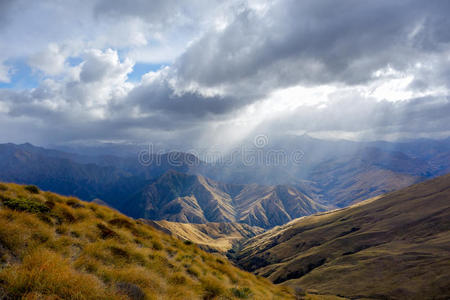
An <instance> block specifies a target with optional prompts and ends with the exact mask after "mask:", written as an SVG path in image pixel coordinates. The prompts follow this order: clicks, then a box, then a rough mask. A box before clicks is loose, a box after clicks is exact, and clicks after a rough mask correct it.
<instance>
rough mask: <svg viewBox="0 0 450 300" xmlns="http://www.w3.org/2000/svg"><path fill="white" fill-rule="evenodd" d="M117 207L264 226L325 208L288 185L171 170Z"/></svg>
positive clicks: (163, 216) (140, 213) (161, 216)
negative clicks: (241, 181) (218, 178)
mask: <svg viewBox="0 0 450 300" xmlns="http://www.w3.org/2000/svg"><path fill="white" fill-rule="evenodd" d="M118 208H119V209H120V210H121V211H123V212H125V213H126V214H128V215H130V216H132V217H135V218H145V219H150V220H168V221H173V222H182V223H208V222H239V223H245V224H248V225H251V226H259V227H262V228H270V227H273V226H276V225H281V224H284V223H286V222H288V221H290V220H292V219H294V218H297V217H300V216H304V215H310V214H312V213H315V212H318V211H323V210H325V207H324V206H322V205H320V204H318V203H315V202H314V201H313V200H312V199H310V198H309V197H307V196H305V195H303V194H302V193H300V192H299V191H297V190H296V189H294V188H292V187H289V186H283V185H277V186H260V185H256V184H251V185H234V184H223V183H219V182H216V181H214V180H211V179H208V178H205V177H203V176H200V175H190V174H185V173H179V172H176V171H172V170H171V171H168V172H167V173H165V174H164V175H163V176H161V177H160V178H158V179H157V180H156V181H155V182H153V183H152V184H150V185H148V186H147V187H145V188H144V189H143V190H142V191H140V192H138V193H137V194H135V195H134V196H132V197H131V198H130V199H129V200H128V201H127V202H126V203H124V205H123V206H121V207H118Z"/></svg>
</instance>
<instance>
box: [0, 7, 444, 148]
mask: <svg viewBox="0 0 450 300" xmlns="http://www.w3.org/2000/svg"><path fill="white" fill-rule="evenodd" d="M17 3H18V2H17ZM17 3H15V4H14V5H15V7H16V8H15V9H17V7H21V8H23V10H22V14H20V15H19V14H17V15H14V18H9V19H8V22H7V23H5V24H6V25H5V28H3V29H2V30H0V41H1V43H0V53H2V55H3V57H0V60H1V61H3V62H7V63H3V64H0V81H1V80H3V81H7V80H9V69H8V68H7V67H6V66H5V65H8V66H9V65H10V62H12V61H14V59H17V58H22V59H25V61H26V62H27V63H28V64H29V65H30V66H31V67H32V68H33V69H34V70H39V71H40V72H42V76H41V77H40V80H41V82H40V84H39V86H37V87H36V88H33V89H25V90H18V89H3V90H1V89H0V118H1V120H2V121H1V124H3V125H4V126H2V127H0V134H4V137H5V139H6V137H9V136H11V134H10V132H6V131H7V130H6V129H5V128H10V127H15V128H17V130H16V131H15V132H16V133H17V136H18V138H21V139H26V138H33V139H34V140H38V141H41V143H42V142H45V143H50V142H51V143H56V142H70V141H87V140H90V141H91V140H98V141H103V140H108V141H114V140H118V141H119V140H120V141H123V140H127V141H148V140H152V141H159V142H163V143H167V144H184V145H188V144H189V145H191V144H192V145H201V146H204V145H208V144H211V143H222V144H226V143H228V142H229V141H230V139H231V138H232V139H233V140H234V141H239V139H240V138H244V137H245V135H248V134H251V133H252V132H258V131H263V132H268V133H271V134H283V133H288V132H291V133H296V132H297V133H300V132H309V133H316V134H324V133H328V134H330V135H333V134H334V135H336V136H337V134H338V133H339V134H341V133H342V134H344V135H345V136H355V137H357V138H365V137H366V138H373V137H377V138H383V135H395V134H397V135H399V136H401V135H413V134H421V135H429V136H437V135H439V134H441V135H442V134H444V133H445V132H448V131H449V130H450V128H448V124H447V122H446V121H447V120H446V119H448V118H447V117H446V116H448V114H449V113H450V107H449V95H450V93H449V89H450V56H449V55H448V53H450V52H449V51H450V34H449V32H448V30H446V28H449V27H450V21H449V18H448V17H447V11H449V10H450V3H449V2H448V1H443V0H442V1H440V0H437V1H433V2H430V1H428V2H424V1H418V0H399V1H387V0H380V1H360V0H349V1H343V2H339V3H338V4H336V1H333V0H324V1H312V0H305V1H295V0H278V1H259V0H258V1H257V0H252V1H250V0H249V1H244V0H234V1H230V2H226V3H222V2H220V3H219V2H215V1H201V0H197V1H193V2H190V3H189V4H187V3H184V2H179V1H171V0H169V1H140V0H139V1H131V2H126V3H125V2H122V1H115V0H114V1H103V0H98V1H85V2H71V3H68V2H67V3H66V2H61V3H58V5H44V4H39V2H33V3H32V4H30V6H23V4H21V3H19V4H17ZM14 5H13V6H12V7H13V8H14ZM9 11H10V13H12V12H14V11H16V10H14V9H12V10H11V9H10V10H9ZM14 14H15V13H14ZM0 15H3V14H2V13H0ZM42 15H45V16H47V17H46V18H45V19H43V18H42V17H41V16H42ZM1 18H2V16H0V20H1ZM61 20H64V22H62V21H61ZM55 24H56V25H55ZM74 57H75V58H77V59H78V60H79V61H78V62H76V63H73V62H72V61H71V59H72V58H74ZM136 62H138V63H139V62H152V63H162V62H164V65H167V66H165V67H164V68H162V69H160V70H157V71H153V72H149V73H147V74H145V75H144V76H143V77H142V78H141V81H137V82H136V81H133V82H129V81H128V75H129V74H130V73H132V72H133V66H134V63H136ZM39 74H40V73H39ZM8 124H10V125H8ZM55 124H57V126H55ZM1 128H3V129H1ZM21 132H22V133H21Z"/></svg>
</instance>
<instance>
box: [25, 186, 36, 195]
mask: <svg viewBox="0 0 450 300" xmlns="http://www.w3.org/2000/svg"><path fill="white" fill-rule="evenodd" d="M24 189H26V190H27V191H28V192H30V193H32V194H39V188H38V187H37V186H35V185H26V186H25V187H24Z"/></svg>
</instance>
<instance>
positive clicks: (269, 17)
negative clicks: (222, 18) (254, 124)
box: [176, 0, 450, 90]
mask: <svg viewBox="0 0 450 300" xmlns="http://www.w3.org/2000/svg"><path fill="white" fill-rule="evenodd" d="M449 11H450V4H449V2H448V1H431V2H430V1H412V0H410V1H409V0H408V1H407V0H400V1H385V0H381V1H359V0H350V1H339V2H336V1H332V0H326V1H312V0H311V1H295V0H286V1H279V2H277V3H276V4H275V5H274V6H273V7H271V8H270V9H269V10H268V12H267V13H266V14H263V15H260V14H257V13H254V12H252V11H250V10H245V11H243V12H241V13H240V14H239V15H237V16H236V18H235V20H234V21H233V22H232V23H231V24H230V25H229V26H228V27H227V28H226V29H225V30H224V31H223V32H220V33H217V32H210V33H209V34H207V35H205V36H204V37H203V38H201V39H200V40H199V41H198V42H197V43H194V44H193V45H192V46H191V47H190V48H189V49H188V50H187V51H186V53H185V54H184V55H183V56H182V57H181V58H180V59H179V60H178V62H177V65H176V66H177V68H178V72H179V77H180V79H181V80H186V81H196V82H199V83H201V84H203V85H206V86H215V85H223V84H230V85H231V84H236V83H237V84H239V85H242V84H244V83H245V84H248V85H252V86H253V87H255V88H261V89H266V90H270V89H271V88H275V87H280V86H289V85H292V84H295V83H303V84H321V83H329V82H341V83H345V84H358V83H364V82H366V81H368V80H370V79H371V76H372V72H374V71H376V70H378V69H380V68H383V67H385V66H387V65H388V64H389V65H391V66H392V67H394V68H396V69H398V70H403V69H406V68H407V67H408V66H410V65H411V64H413V63H414V62H416V61H417V60H420V58H421V56H422V55H424V54H426V53H430V52H436V51H440V49H442V48H443V47H444V46H445V47H447V46H448V44H447V43H448V41H449V39H448V38H449V30H448V28H450V26H449V25H450V24H449V21H448V20H449V18H448V13H449ZM443 28H447V29H443ZM415 31H416V32H415ZM243 82H244V83H243Z"/></svg>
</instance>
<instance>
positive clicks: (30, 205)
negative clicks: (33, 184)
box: [2, 198, 50, 213]
mask: <svg viewBox="0 0 450 300" xmlns="http://www.w3.org/2000/svg"><path fill="white" fill-rule="evenodd" d="M2 200H3V205H5V206H6V207H8V208H10V209H12V210H18V211H26V212H30V213H47V212H49V211H50V208H49V207H48V206H46V205H44V204H42V203H41V202H39V201H37V200H34V199H25V198H16V199H12V198H3V199H2Z"/></svg>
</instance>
